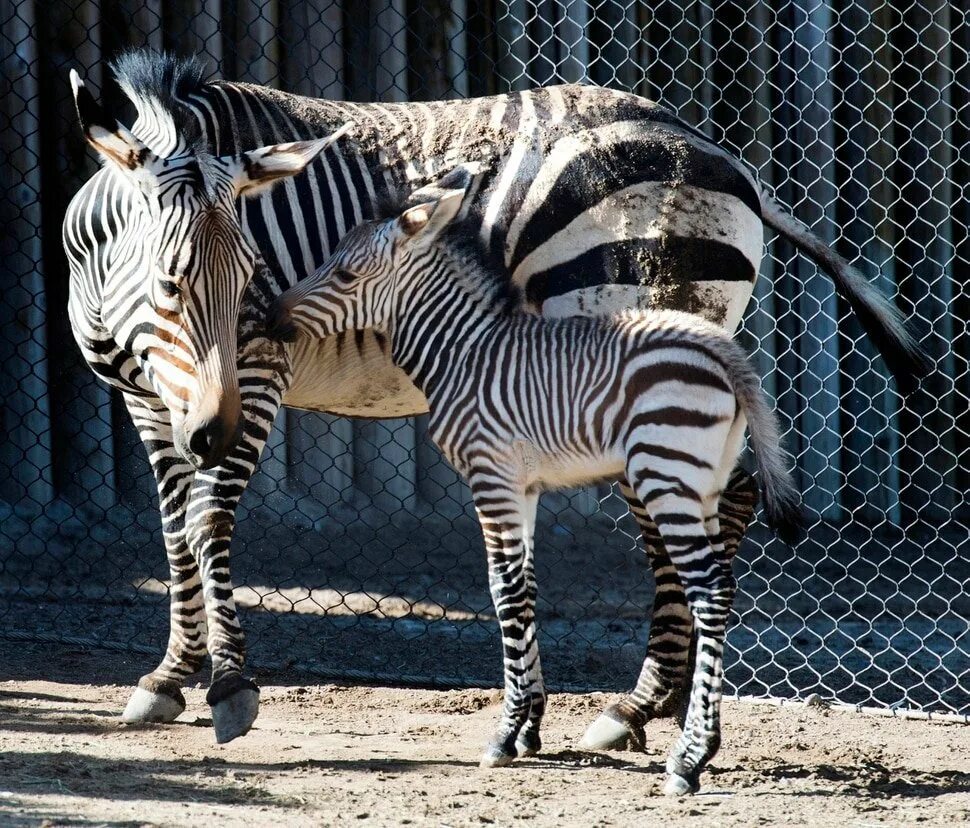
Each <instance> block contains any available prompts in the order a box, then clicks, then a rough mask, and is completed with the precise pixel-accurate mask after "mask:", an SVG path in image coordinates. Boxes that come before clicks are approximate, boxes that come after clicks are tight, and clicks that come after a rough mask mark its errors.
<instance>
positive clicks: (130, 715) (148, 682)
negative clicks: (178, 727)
mask: <svg viewBox="0 0 970 828" xmlns="http://www.w3.org/2000/svg"><path fill="white" fill-rule="evenodd" d="M183 710H185V697H184V696H183V695H182V691H181V690H180V689H179V686H178V685H177V684H176V683H175V682H174V681H164V680H159V679H156V678H153V677H151V676H143V677H142V678H141V679H140V680H139V682H138V686H137V687H136V688H135V692H134V693H132V694H131V698H130V699H128V704H127V705H126V706H125V712H124V713H122V714H121V721H123V722H129V723H132V722H172V721H175V719H177V718H178V717H179V716H180V715H181V713H182V711H183Z"/></svg>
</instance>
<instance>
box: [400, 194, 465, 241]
mask: <svg viewBox="0 0 970 828" xmlns="http://www.w3.org/2000/svg"><path fill="white" fill-rule="evenodd" d="M464 198H465V190H464V189H462V190H445V191H444V193H443V194H442V195H440V196H438V198H436V199H435V200H434V201H425V202H423V203H421V204H418V205H417V206H416V207H410V208H409V209H407V210H405V211H404V212H403V213H401V215H400V217H399V218H398V220H397V223H398V227H399V228H400V230H401V232H402V233H403V234H404V235H405V236H407V237H408V238H409V239H410V240H416V239H421V240H422V241H431V240H432V239H434V238H435V237H436V236H437V235H438V234H439V233H441V231H442V230H444V229H445V228H446V227H447V226H448V225H449V224H450V223H451V221H452V219H454V218H455V216H457V215H458V213H459V212H461V204H462V201H463V200H464Z"/></svg>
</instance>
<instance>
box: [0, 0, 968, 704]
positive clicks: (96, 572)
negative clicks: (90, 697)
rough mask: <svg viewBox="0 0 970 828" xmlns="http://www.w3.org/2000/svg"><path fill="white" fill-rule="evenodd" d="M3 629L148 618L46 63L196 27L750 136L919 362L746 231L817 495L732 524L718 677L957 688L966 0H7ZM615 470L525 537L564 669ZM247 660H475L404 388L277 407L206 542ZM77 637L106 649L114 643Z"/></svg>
mask: <svg viewBox="0 0 970 828" xmlns="http://www.w3.org/2000/svg"><path fill="white" fill-rule="evenodd" d="M0 24H2V34H0V47H2V61H3V72H2V79H0V84H2V89H0V93H2V94H0V111H2V113H3V131H2V139H0V141H2V161H3V163H2V169H3V175H4V179H3V180H4V186H3V187H2V188H0V224H2V226H3V228H4V229H3V234H2V237H0V239H2V240H0V250H2V255H0V366H2V367H0V405H2V410H3V426H4V435H3V438H2V441H0V521H2V523H0V639H5V640H6V641H7V644H6V645H5V646H9V645H10V642H11V641H15V640H54V641H63V642H68V643H71V642H73V643H74V644H75V645H78V646H91V645H97V646H100V647H105V648H109V649H115V650H125V651H129V652H134V653H139V654H143V655H142V656H140V658H142V659H143V660H144V664H145V668H146V670H148V669H150V668H151V667H152V666H154V663H155V662H154V660H153V659H154V657H155V656H159V655H160V654H161V652H162V648H163V646H164V641H165V638H166V630H167V624H168V619H167V603H168V586H167V583H166V578H167V568H166V566H165V558H164V552H163V546H162V541H161V532H160V527H159V517H158V512H157V508H156V500H155V494H154V486H153V483H152V476H151V473H150V471H149V467H148V464H147V458H146V455H145V452H144V450H143V449H142V448H141V447H140V446H139V445H138V439H137V435H136V434H135V432H134V429H133V427H132V426H131V424H130V422H129V420H128V417H127V414H126V412H125V410H124V406H123V404H122V403H121V401H120V399H118V398H116V397H114V396H112V394H111V393H109V392H108V390H107V389H106V388H105V387H104V386H103V385H100V384H99V383H98V382H97V381H96V380H95V378H94V376H93V374H92V373H91V372H90V371H89V370H88V369H87V367H86V366H85V365H83V364H82V362H81V360H80V355H79V353H78V352H77V350H76V348H75V347H74V345H73V339H72V337H71V334H70V330H69V324H68V320H67V314H66V304H67V284H68V278H67V265H66V261H65V258H64V254H63V252H62V249H61V245H60V221H61V218H62V216H63V213H64V209H65V206H66V204H67V202H68V200H69V199H70V197H71V196H72V195H73V193H74V192H75V191H76V189H77V188H78V186H79V185H80V184H81V183H82V182H83V181H84V180H85V179H86V178H87V177H88V176H90V175H91V174H92V173H93V171H94V170H95V169H96V166H95V163H94V160H93V158H92V157H91V154H90V153H89V152H87V150H86V148H85V146H84V144H83V141H82V140H81V138H80V135H79V130H78V129H77V126H76V123H75V119H74V113H73V104H72V100H71V92H70V87H69V83H68V80H67V73H68V70H69V68H71V67H77V68H79V69H80V70H81V72H82V74H83V75H84V76H85V78H86V79H87V81H88V82H89V83H90V84H91V86H92V87H93V88H94V90H95V91H96V92H98V91H100V94H101V96H102V98H104V99H105V100H106V101H107V102H108V103H109V104H110V105H112V106H116V107H117V106H121V104H122V101H121V96H120V93H119V92H118V90H117V89H116V88H114V86H113V84H112V83H111V82H110V77H109V76H108V73H107V68H106V65H105V62H106V60H107V59H108V58H110V57H111V56H113V55H114V54H116V53H117V52H118V51H119V50H121V49H123V48H127V47H132V46H149V47H153V48H156V49H168V50H172V51H174V52H177V53H179V54H196V55H200V56H202V57H203V58H205V59H206V60H207V61H208V65H209V67H210V69H211V71H212V73H213V76H219V77H226V78H231V79H237V80H244V81H250V82H256V83H262V84H268V85H270V86H275V87H279V88H281V89H285V90H287V91H291V92H297V93H301V94H306V95H313V96H323V97H330V98H343V99H351V100H384V101H388V100H432V99H442V98H460V97H467V96H474V95H484V94H492V93H497V92H506V91H510V90H520V89H525V88H528V87H532V86H536V85H541V84H550V83H559V82H564V81H569V82H573V81H578V82H589V83H596V84H603V85H607V86H611V87H614V88H620V89H627V90H631V91H634V92H637V93H639V94H642V95H645V96H647V97H651V98H653V99H654V100H657V101H659V102H662V103H663V104H665V105H667V106H668V107H670V108H672V109H673V110H675V111H677V112H678V113H679V114H681V115H682V116H683V117H685V118H686V119H687V120H689V121H690V122H692V123H695V124H697V125H698V126H699V127H700V128H701V129H703V130H705V131H706V132H707V133H708V134H710V135H711V136H712V137H714V138H715V139H716V140H718V141H719V142H721V143H722V144H723V145H724V146H725V147H726V148H728V149H730V150H731V151H733V152H735V153H737V154H738V155H739V156H740V157H742V158H744V159H745V160H746V161H747V162H748V163H749V164H750V165H751V167H752V168H753V169H754V170H755V171H756V172H757V174H758V176H759V177H760V178H761V180H762V181H763V182H765V183H766V185H768V186H769V187H770V188H772V189H773V190H774V191H775V192H776V194H777V195H778V197H779V198H780V199H781V200H782V201H783V202H784V203H785V204H787V205H789V206H790V207H791V208H792V210H793V212H794V213H795V214H796V215H798V216H799V217H800V218H801V219H803V220H804V221H806V222H807V223H809V224H810V225H811V226H812V227H813V228H814V229H815V231H816V232H818V233H819V234H821V235H822V236H823V237H825V238H827V239H829V240H830V241H831V242H832V243H833V244H834V245H835V246H836V247H837V248H838V249H839V250H840V252H842V253H843V254H844V255H845V256H846V257H847V258H849V259H850V260H853V261H854V262H856V263H857V264H858V265H859V266H860V267H861V268H862V269H863V270H864V271H866V272H867V274H869V275H870V276H872V277H873V278H875V279H876V281H877V283H878V284H879V286H880V287H881V288H882V289H883V290H884V291H887V292H888V293H890V294H896V295H897V296H898V301H899V304H900V306H901V308H902V309H903V311H904V313H906V315H907V316H910V317H911V318H912V320H913V326H914V329H915V330H916V332H917V334H918V335H919V337H920V339H921V341H922V343H923V345H924V347H925V349H926V351H927V352H928V354H929V355H930V357H931V359H932V361H933V365H934V367H933V369H932V371H931V372H929V373H928V374H927V377H926V378H925V381H924V383H923V386H922V389H921V390H920V391H919V392H917V393H916V394H914V395H913V396H912V397H910V398H907V399H906V400H903V399H901V398H900V397H899V396H898V395H897V394H896V393H895V392H894V391H893V390H892V388H891V386H890V385H889V383H888V382H887V380H886V373H885V369H884V366H883V365H882V364H881V362H880V360H879V359H878V357H877V356H876V355H875V352H874V350H873V348H872V347H871V345H870V344H869V343H868V342H867V341H866V340H865V338H864V336H863V334H862V331H861V328H860V326H859V325H858V323H857V322H856V320H855V319H853V318H852V316H851V314H850V313H848V312H847V308H846V307H845V306H843V304H842V303H841V302H840V301H839V300H838V299H837V298H836V297H835V295H834V294H833V292H832V287H831V283H830V282H829V281H828V279H827V278H826V277H824V276H822V275H819V274H818V273H817V271H816V269H815V267H814V266H813V265H811V263H810V262H808V261H807V260H805V259H804V258H802V257H800V256H797V255H796V254H795V253H794V251H793V249H792V248H791V247H790V246H789V245H787V244H786V243H783V242H780V241H778V242H771V243H770V244H769V247H768V252H769V254H770V255H769V256H767V257H766V259H765V263H764V265H763V273H762V278H761V279H760V281H759V282H758V285H757V287H756V292H755V301H753V302H752V305H751V307H750V308H749V312H748V314H747V316H746V318H745V321H744V326H743V332H742V333H741V337H742V338H743V341H744V343H745V344H746V345H747V346H749V348H750V350H752V351H753V352H755V354H756V359H757V361H758V365H759V367H760V370H761V375H762V377H763V378H764V383H765V387H766V389H767V390H768V391H769V393H771V394H772V395H773V396H774V397H775V398H776V399H777V401H778V408H779V411H780V415H781V418H782V421H783V422H784V423H786V424H790V427H789V428H788V433H787V436H786V439H787V440H788V443H789V445H790V447H791V448H792V449H793V450H794V453H795V454H796V456H797V461H798V467H799V476H800V483H801V487H802V490H803V491H804V500H805V504H806V506H807V509H808V511H809V514H810V516H811V518H812V522H811V526H810V529H809V532H808V536H807V538H806V539H805V540H804V541H803V542H802V543H800V544H799V545H798V546H796V547H793V548H790V547H787V546H785V545H783V544H781V543H780V542H778V541H777V540H775V539H773V538H772V537H771V536H770V535H769V534H768V532H767V531H766V530H764V528H763V527H762V526H760V525H757V524H756V525H755V526H753V527H752V530H751V532H750V535H749V537H748V539H747V541H746V542H745V544H744V546H743V547H742V551H741V553H740V555H739V560H738V562H737V563H736V572H737V574H738V576H739V579H740V590H739V594H738V599H737V606H736V608H735V613H734V616H733V618H732V622H731V626H730V632H729V635H728V652H727V656H726V670H727V676H726V679H727V685H728V689H729V691H732V692H736V693H739V694H743V695H754V696H762V697H767V696H771V697H782V698H796V697H804V696H806V695H807V694H809V693H819V694H821V695H822V696H823V697H825V698H830V699H836V700H839V701H841V702H845V703H849V704H858V705H875V706H880V707H894V708H916V709H921V710H926V711H934V712H936V711H949V712H951V713H958V714H962V715H964V716H966V715H968V714H970V631H968V617H970V597H968V596H970V563H968V553H970V540H968V536H970V531H968V516H970V509H968V504H967V497H966V492H967V490H968V484H970V405H968V403H970V372H968V356H970V336H968V331H967V319H968V315H970V314H968V311H970V297H968V295H967V293H966V288H965V284H966V283H967V281H968V276H970V267H968V260H970V239H968V219H970V202H968V199H967V196H968V193H967V192H966V184H965V182H966V181H968V180H970V154H968V146H970V104H968V101H970V57H968V49H970V21H968V20H967V13H966V12H965V11H963V10H962V9H961V4H959V3H948V2H943V0H894V2H875V3H861V2H854V0H829V1H828V2H826V1H825V0H791V1H786V0H778V1H777V2H772V3H765V2H759V0H725V2H703V1H700V2H698V1H696V0H695V1H694V2H691V0H687V2H666V1H664V0H662V1H661V2H655V3H646V2H638V1H637V0H623V1H622V2H621V0H489V1H488V2H484V3H467V2H466V0H454V2H450V3H448V2H445V0H432V2H416V0H369V1H365V2H354V3H351V2H340V0H309V2H306V0H269V1H268V2H263V3H254V2H250V1H249V0H230V2H215V0H175V1H174V2H171V3H161V2H159V0H112V2H94V1H93V0H91V2H87V1H86V0H46V1H45V2H43V3H42V2H39V0H38V1H37V2H31V0H2V2H0ZM635 536H636V532H635V528H634V526H633V524H632V522H631V521H630V519H629V518H628V517H626V516H625V508H624V507H623V505H622V501H621V500H620V498H619V497H618V496H617V495H616V494H615V493H614V492H611V491H610V490H609V489H604V490H584V491H582V492H579V493H574V494H572V495H569V496H567V495H553V496H547V497H545V498H544V500H543V505H542V508H541V510H540V521H539V530H538V533H537V570H538V581H539V586H540V627H541V638H542V640H541V646H542V648H543V661H544V664H545V672H546V675H547V679H548V681H549V684H550V685H551V686H552V687H558V688H575V689H611V690H622V689H626V688H628V687H629V686H630V685H632V683H633V681H634V679H635V677H636V675H637V672H638V669H639V665H640V662H641V660H642V658H643V655H644V652H645V646H646V628H647V624H648V619H649V611H650V606H651V604H652V584H651V578H650V574H649V568H648V567H647V565H646V562H645V560H644V557H643V554H642V552H640V551H638V549H637V542H636V540H635ZM233 556H234V557H233V572H234V578H235V582H236V584H237V585H238V586H237V589H236V594H237V601H238V603H239V605H240V606H241V607H242V608H243V609H242V613H243V623H244V626H245V629H246V631H247V635H248V641H249V648H250V659H251V662H252V663H253V664H254V665H256V666H257V667H260V666H261V667H264V668H267V669H280V668H292V669H296V670H300V671H304V672H308V673H312V674H317V675H321V676H327V677H343V678H372V679H381V680H387V681H391V682H415V681H422V682H435V683H438V684H454V685H498V684H499V683H500V658H499V652H500V650H499V644H498V630H497V624H496V623H495V621H494V617H493V614H492V609H491V606H490V601H489V596H488V590H487V584H486V572H485V559H484V553H483V550H482V544H481V540H480V537H479V531H478V528H477V523H476V521H475V519H474V517H473V515H472V513H471V511H470V503H469V499H468V496H467V493H466V491H465V490H464V487H463V485H462V484H461V483H460V481H458V480H457V479H456V478H455V476H454V475H453V473H451V472H450V470H448V469H447V468H446V467H445V465H444V463H443V462H442V461H441V460H440V458H439V457H438V455H437V453H436V452H435V450H434V448H433V447H432V446H431V445H430V443H429V441H428V439H427V437H426V434H425V429H424V425H423V423H422V421H421V419H420V418H419V419H418V420H417V421H412V420H389V421H383V422H364V421H348V420H342V419H339V418H335V417H328V416H324V415H315V414H306V413H301V412H296V411H284V412H283V413H282V414H281V415H280V417H279V419H278V422H277V426H276V429H275V430H274V433H273V435H272V437H271V439H270V442H269V444H268V446H267V449H266V451H265V453H264V456H263V460H262V464H261V467H260V470H259V472H258V474H257V475H256V477H255V478H254V480H253V482H252V484H251V485H250V487H249V489H248V491H247V493H246V496H245V497H244V500H243V503H242V505H241V507H240V509H239V524H238V531H237V535H236V539H235V541H234V547H233ZM111 658H112V657H111V656H109V655H106V656H105V669H104V675H105V676H110V675H111V667H110V663H111Z"/></svg>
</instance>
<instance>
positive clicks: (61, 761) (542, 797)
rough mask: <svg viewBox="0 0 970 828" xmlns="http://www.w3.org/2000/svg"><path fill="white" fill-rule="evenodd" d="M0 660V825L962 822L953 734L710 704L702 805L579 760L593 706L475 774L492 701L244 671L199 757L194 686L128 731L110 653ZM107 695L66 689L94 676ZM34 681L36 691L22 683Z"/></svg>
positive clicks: (803, 711)
mask: <svg viewBox="0 0 970 828" xmlns="http://www.w3.org/2000/svg"><path fill="white" fill-rule="evenodd" d="M0 646H2V647H3V657H2V658H0V679H2V681H0V825H4V826H6V825H14V826H18V825H50V826H53V825H198V824H208V825H243V824H246V825H249V826H260V825H269V824H272V825H274V826H276V825H415V826H424V825H428V826H456V827H457V826H481V825H498V826H502V825H529V826H544V825H555V826H563V825H569V826H572V825H575V826H595V825H604V826H606V825H610V826H624V825H634V824H644V823H647V824H650V823H658V822H659V823H662V824H664V825H688V824H689V825H691V826H698V825H712V826H714V825H716V826H750V825H779V824H794V825H824V826H828V825H832V826H836V825H837V826H840V828H844V827H845V826H868V825H913V824H917V823H918V824H921V825H953V824H956V823H959V822H966V821H970V727H968V726H966V725H962V724H956V723H950V722H941V721H929V722H927V721H913V720H904V719H893V718H884V717H877V716H869V715H864V714H857V713H847V712H842V711H836V710H825V709H820V708H806V707H793V706H787V707H781V708H778V707H773V706H768V705H761V704H753V703H746V702H732V701H728V702H726V703H725V705H724V711H723V719H724V726H723V736H724V741H723V747H722V749H721V752H720V753H719V754H718V756H717V757H715V759H714V761H713V763H712V765H711V767H710V769H709V772H708V773H707V774H706V776H705V777H704V780H703V782H704V786H703V789H702V791H701V793H700V794H699V795H697V796H694V797H689V798H685V799H680V800H678V799H669V798H665V797H664V796H662V795H661V794H660V786H661V782H662V778H663V776H662V774H663V762H664V755H665V752H666V750H667V748H668V747H669V746H670V745H671V744H672V742H673V740H674V738H675V731H674V728H673V726H672V723H670V722H663V723H654V724H652V725H650V727H649V730H648V735H649V742H650V751H649V752H648V753H646V754H642V753H632V752H626V751H623V752H611V753H604V754H594V753H586V752H582V751H579V750H578V749H577V745H578V742H579V739H580V737H581V736H582V733H583V730H584V728H585V726H586V725H587V723H588V722H589V721H591V720H592V719H593V718H594V717H595V716H596V714H597V712H598V711H599V710H600V709H601V708H602V706H603V705H604V704H606V703H607V702H608V700H609V699H610V698H611V697H610V696H609V695H606V694H589V695H569V694H558V695H554V696H552V697H551V703H550V710H549V713H548V714H547V717H546V721H545V724H544V733H543V736H544V743H545V744H544V750H543V752H542V754H541V755H540V756H538V757H536V758H532V759H524V760H520V761H518V762H517V763H516V764H514V765H513V766H512V767H510V768H503V769H498V770H491V771H483V770H480V769H479V768H478V755H479V749H480V748H481V747H482V745H483V743H484V741H485V740H486V738H487V736H488V734H489V733H490V729H491V727H492V725H493V723H494V722H495V720H496V717H497V715H498V711H499V705H500V702H501V694H500V693H499V692H498V691H479V690H462V691H431V690H412V689H400V688H384V687H342V686H333V685H314V686H302V685H300V684H298V683H295V682H297V681H298V677H292V678H291V679H290V680H289V682H290V683H288V679H287V677H282V678H280V677H277V679H276V680H277V683H275V684H272V683H270V682H269V681H268V678H269V677H262V678H261V679H260V683H261V684H262V685H263V686H262V707H261V712H260V716H259V718H258V719H257V721H256V725H255V727H254V729H253V730H252V731H251V732H250V733H249V734H248V735H247V736H245V737H243V738H242V739H238V740H236V741H235V742H233V743H231V744H229V745H224V746H217V745H216V744H215V743H214V740H213V736H212V729H211V726H210V722H209V719H208V708H207V707H206V706H205V703H204V692H205V691H204V688H202V687H201V686H200V687H193V688H190V689H189V690H188V691H187V692H186V697H187V699H188V702H189V707H188V709H187V710H186V712H185V713H184V714H183V715H182V717H181V718H180V720H179V721H178V722H176V723H174V724H172V725H165V726H126V725H123V724H122V723H121V722H120V720H119V718H118V717H119V714H120V712H121V710H122V708H123V706H124V703H125V701H126V699H127V696H128V692H129V687H128V685H127V682H129V681H134V680H135V678H136V677H137V675H138V672H139V671H140V670H141V668H142V667H143V666H144V665H141V664H140V663H138V662H137V661H136V660H132V659H131V658H129V657H124V656H120V655H118V654H115V653H105V652H91V651H79V650H71V649H65V648H64V647H56V648H55V647H43V646H40V645H24V646H18V647H16V648H14V647H13V646H12V645H7V644H4V645H0ZM109 675H110V678H111V680H112V681H117V682H118V683H116V684H110V685H105V684H100V683H96V684H92V683H79V679H83V678H86V677H87V678H88V680H90V677H91V676H96V677H99V679H100V680H101V681H104V680H107V678H108V676H109ZM38 676H43V677H44V678H43V680H41V679H40V678H38Z"/></svg>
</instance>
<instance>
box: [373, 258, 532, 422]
mask: <svg viewBox="0 0 970 828" xmlns="http://www.w3.org/2000/svg"><path fill="white" fill-rule="evenodd" d="M469 267H471V265H469V263H468V262H467V261H463V260H462V258H461V257H460V256H457V255H454V254H453V253H451V252H450V251H447V250H441V251H437V252H436V253H435V255H434V257H433V260H432V261H431V263H430V264H429V265H428V266H427V267H426V268H424V269H423V270H422V272H421V273H420V275H416V276H411V277H409V280H408V282H407V284H406V285H405V286H403V287H402V288H400V289H399V290H398V292H397V295H396V296H395V297H394V300H393V311H392V318H391V324H390V326H389V327H390V333H391V356H392V358H393V360H394V362H395V364H397V365H398V367H400V368H401V369H402V370H403V371H404V372H405V373H407V374H408V376H409V377H410V378H411V381H412V382H413V383H414V384H415V385H416V386H417V387H418V388H419V389H421V391H422V392H423V393H424V394H425V396H426V397H427V398H428V400H429V402H431V404H432V406H433V405H434V399H435V397H436V393H437V392H438V391H439V390H440V389H441V387H442V386H443V385H446V384H448V380H449V377H450V376H453V375H454V374H455V372H461V371H462V370H463V369H462V366H467V365H468V364H469V362H470V361H471V360H474V359H475V358H476V355H477V354H479V353H480V352H481V351H482V350H483V349H485V348H487V347H488V344H489V343H490V342H491V341H493V340H494V339H495V338H496V337H499V338H501V337H504V336H508V335H509V333H510V330H511V329H512V327H514V326H515V324H517V322H518V323H523V322H524V321H525V320H527V319H535V317H527V316H526V315H525V314H520V313H516V312H511V311H509V310H508V306H507V303H504V302H501V301H497V299H496V297H494V296H493V295H490V292H489V291H488V290H481V291H479V290H477V289H476V288H475V287H474V285H475V284H477V283H482V284H483V285H484V284H485V283H486V280H487V278H488V277H487V276H485V275H484V274H481V273H477V272H475V271H472V272H468V268H469ZM536 321H537V320H536Z"/></svg>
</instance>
